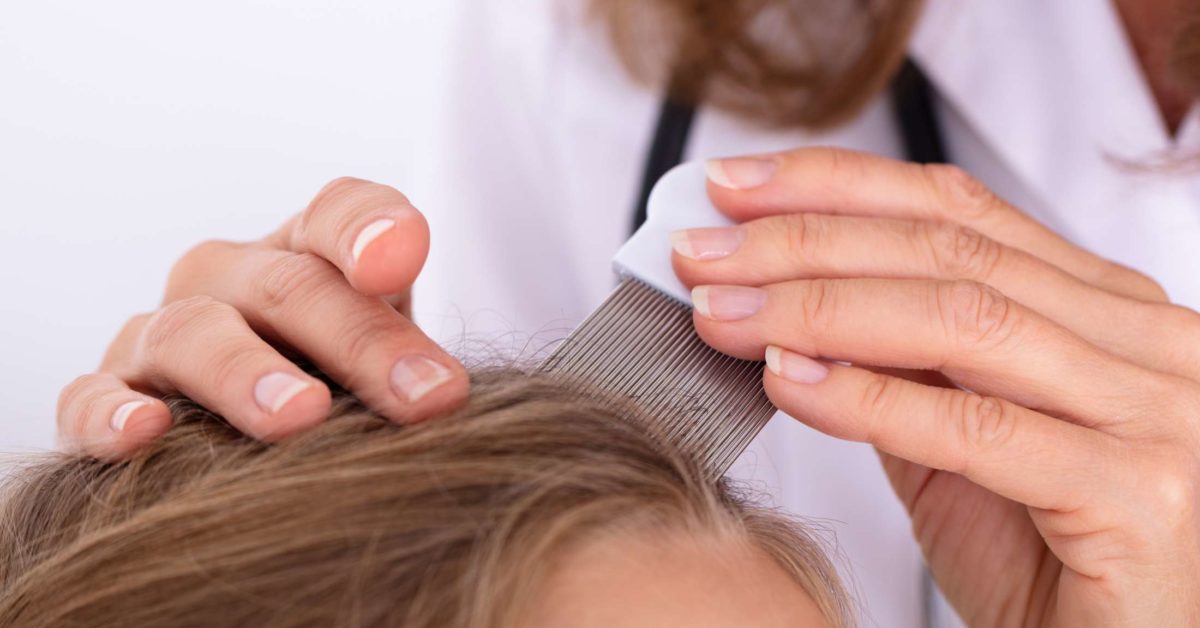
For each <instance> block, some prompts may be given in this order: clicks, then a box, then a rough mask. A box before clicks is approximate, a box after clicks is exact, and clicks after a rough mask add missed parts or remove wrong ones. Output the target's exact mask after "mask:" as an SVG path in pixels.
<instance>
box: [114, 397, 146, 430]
mask: <svg viewBox="0 0 1200 628" xmlns="http://www.w3.org/2000/svg"><path fill="white" fill-rule="evenodd" d="M148 405H150V402H149V401H127V402H125V403H123V404H121V406H120V407H119V408H117V411H116V412H113V415H112V418H111V419H109V420H108V425H109V426H110V427H112V429H113V431H114V432H120V431H121V430H123V429H125V423H126V422H127V421H129V417H131V416H133V413H134V412H137V411H138V410H140V409H142V408H144V407H146V406H148Z"/></svg>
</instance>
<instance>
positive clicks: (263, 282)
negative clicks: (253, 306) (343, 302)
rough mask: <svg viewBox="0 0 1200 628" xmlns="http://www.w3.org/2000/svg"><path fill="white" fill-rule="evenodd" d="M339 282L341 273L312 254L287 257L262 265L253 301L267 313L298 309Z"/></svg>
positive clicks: (284, 255)
mask: <svg viewBox="0 0 1200 628" xmlns="http://www.w3.org/2000/svg"><path fill="white" fill-rule="evenodd" d="M338 281H342V276H341V273H339V272H338V271H337V269H336V268H334V267H333V266H332V265H330V264H329V262H327V261H325V260H324V259H322V258H320V257H318V256H316V255H313V254H311V253H286V254H282V255H280V256H279V257H277V258H276V259H274V260H271V261H270V262H267V263H266V265H264V267H263V269H262V276H261V278H260V279H259V281H257V282H256V286H257V289H256V290H255V292H256V294H255V296H254V298H255V300H256V301H257V303H258V304H259V306H260V307H261V308H262V309H263V310H264V311H267V312H271V311H275V310H278V309H280V308H284V307H297V306H298V305H299V304H302V303H306V302H308V300H311V299H318V298H320V296H321V295H322V294H324V293H325V292H326V291H327V290H328V289H329V288H330V286H332V285H334V284H335V283H336V282H338Z"/></svg>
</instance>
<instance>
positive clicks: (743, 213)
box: [708, 148, 1166, 301]
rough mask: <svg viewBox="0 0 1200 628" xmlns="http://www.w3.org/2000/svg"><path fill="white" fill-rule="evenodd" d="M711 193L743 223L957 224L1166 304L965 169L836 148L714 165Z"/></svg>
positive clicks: (1150, 286) (1136, 278) (1125, 271)
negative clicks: (854, 220)
mask: <svg viewBox="0 0 1200 628" xmlns="http://www.w3.org/2000/svg"><path fill="white" fill-rule="evenodd" d="M708 191H709V196H710V197H711V198H712V200H713V202H714V203H715V204H716V205H717V206H718V207H719V208H720V209H721V210H722V211H724V212H725V213H727V214H729V215H730V216H732V217H733V218H734V219H736V220H739V221H745V220H752V219H754V218H760V217H762V216H769V215H774V214H781V213H790V212H816V213H826V214H846V215H859V216H876V217H883V218H904V219H911V220H929V221H935V222H942V221H948V222H955V223H958V224H961V225H964V226H967V227H971V228H972V229H975V230H977V231H979V232H981V233H983V234H986V235H987V236H988V237H990V238H992V239H994V240H996V241H997V242H1001V243H1003V244H1006V245H1008V246H1011V247H1014V248H1017V249H1020V250H1023V251H1026V252H1028V253H1030V254H1032V255H1036V256H1038V257H1041V258H1042V259H1044V260H1046V261H1047V262H1049V263H1051V264H1053V265H1055V266H1058V267H1060V268H1062V269H1063V270H1065V271H1066V272H1068V273H1070V274H1072V275H1075V276H1076V277H1079V278H1080V279H1082V280H1084V281H1086V282H1088V283H1091V284H1094V285H1096V286H1099V287H1101V288H1103V289H1105V290H1110V291H1112V292H1114V293H1117V294H1120V295H1123V296H1128V297H1131V298H1137V299H1143V300H1148V301H1165V300H1166V295H1165V293H1164V292H1163V290H1162V288H1161V287H1160V286H1159V285H1158V284H1157V283H1155V282H1154V281H1153V280H1152V279H1150V278H1148V277H1146V276H1144V275H1142V274H1141V273H1138V272H1136V271H1134V270H1132V269H1130V268H1127V267H1124V266H1121V265H1119V264H1116V263H1114V262H1111V261H1109V260H1106V259H1104V258H1102V257H1099V256H1097V255H1095V254H1093V253H1091V252H1089V251H1086V250H1084V249H1082V248H1080V247H1078V246H1076V245H1074V244H1072V243H1071V242H1069V241H1067V240H1066V239H1064V238H1063V237H1061V236H1059V235H1058V234H1056V233H1054V232H1053V231H1051V230H1050V229H1047V228H1046V227H1044V226H1043V225H1041V224H1040V223H1039V222H1037V221H1036V220H1034V219H1032V218H1030V217H1029V216H1027V215H1026V214H1024V213H1022V212H1021V211H1019V210H1017V209H1016V208H1014V207H1013V206H1011V205H1009V204H1008V203H1005V202H1004V201H1003V200H1001V199H1000V198H998V197H997V196H996V195H994V194H992V192H991V191H990V190H988V188H987V187H986V186H985V185H983V184H982V183H980V182H978V181H976V180H975V179H974V178H972V177H971V176H970V175H968V174H966V173H965V172H964V171H963V170H961V169H959V168H956V167H954V166H947V165H919V164H913V163H907V162H901V161H896V160H892V159H887V158H885V157H880V156H876V155H870V154H867V153H860V152H855V151H849V150H843V149H835V148H806V149H799V150H795V151H791V152H786V153H780V154H776V155H769V156H764V157H760V158H750V159H749V160H720V161H713V162H710V163H709V186H708Z"/></svg>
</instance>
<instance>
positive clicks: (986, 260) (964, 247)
mask: <svg viewBox="0 0 1200 628" xmlns="http://www.w3.org/2000/svg"><path fill="white" fill-rule="evenodd" d="M929 238H930V239H931V241H932V242H933V251H934V259H935V260H936V263H937V267H938V270H939V271H940V272H941V273H942V276H945V277H961V278H972V279H976V280H978V281H985V280H987V278H988V277H990V276H991V274H992V271H993V270H994V269H995V267H996V265H997V264H998V263H999V261H1000V252H1001V248H1000V245H999V244H997V243H996V242H995V241H993V240H992V239H991V238H988V237H986V236H984V235H983V234H982V233H980V232H978V231H976V230H974V229H971V228H969V227H963V226H959V225H956V224H953V223H941V224H938V225H934V226H933V227H931V229H930V233H929Z"/></svg>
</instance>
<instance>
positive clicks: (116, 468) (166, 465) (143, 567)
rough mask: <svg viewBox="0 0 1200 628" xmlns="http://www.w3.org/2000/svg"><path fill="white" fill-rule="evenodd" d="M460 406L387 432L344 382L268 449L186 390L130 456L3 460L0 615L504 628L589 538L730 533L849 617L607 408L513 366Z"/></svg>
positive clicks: (13, 619)
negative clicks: (570, 548)
mask: <svg viewBox="0 0 1200 628" xmlns="http://www.w3.org/2000/svg"><path fill="white" fill-rule="evenodd" d="M473 379H474V381H473V386H472V396H471V399H470V401H469V403H468V404H467V406H466V407H465V408H463V409H462V410H460V411H458V412H456V413H455V414H454V415H453V416H450V417H447V418H444V419H440V420H436V421H430V422H426V423H423V424H420V425H417V426H412V427H403V428H402V427H398V426H396V425H394V424H391V423H389V422H387V421H385V420H383V419H381V418H379V417H378V416H376V415H374V414H372V413H370V412H368V411H366V410H365V409H364V408H363V407H362V406H360V405H359V404H358V402H357V401H356V400H355V399H353V398H352V397H350V396H347V395H345V394H341V393H339V394H338V396H337V398H336V400H335V407H334V410H333V412H332V416H331V418H330V420H329V421H327V422H325V423H324V424H322V425H321V426H319V427H317V428H315V429H313V430H311V431H309V432H307V433H305V434H301V435H298V436H296V437H294V438H291V439H289V440H286V441H284V442H283V443H280V444H277V445H265V444H262V443H259V442H255V441H253V440H250V439H248V438H245V437H243V436H240V435H239V434H237V433H236V431H235V430H233V429H232V428H230V427H229V426H228V425H227V424H225V423H224V422H222V421H221V420H220V419H219V418H217V417H215V416H213V415H211V414H210V413H208V412H206V411H204V410H203V409H201V408H199V407H197V406H196V405H195V404H193V403H191V402H190V401H187V400H174V401H172V402H171V406H172V410H173V413H174V416H175V420H176V425H175V426H174V427H173V428H172V429H171V430H170V431H169V432H168V434H167V435H166V436H165V437H164V438H162V439H160V440H159V441H157V442H155V443H154V444H153V445H152V446H151V447H150V448H149V449H148V450H146V451H144V452H142V453H140V454H139V455H138V456H137V457H136V458H134V459H133V460H130V461H128V462H124V463H119V464H106V463H102V462H98V461H95V460H90V459H84V458H80V457H69V456H59V457H56V458H53V459H51V460H47V461H43V462H40V463H37V464H33V465H27V466H25V467H23V468H20V469H16V470H14V471H13V472H12V473H11V478H10V479H9V480H8V486H7V490H6V493H5V498H4V501H3V506H2V510H0V625H3V626H22V627H23V626H34V627H43V626H44V627H50V626H55V627H57V626H71V625H88V626H131V625H133V626H140V625H169V626H212V625H272V626H327V625H361V626H399V625H403V626H429V627H433V626H466V627H480V626H511V625H514V624H516V623H518V622H519V619H520V617H521V612H522V609H523V608H524V607H525V606H526V601H527V600H530V599H532V598H531V596H533V595H536V592H537V587H538V583H539V581H540V579H541V578H543V577H544V576H545V573H543V570H544V569H545V565H547V564H549V563H551V562H552V561H551V560H549V559H550V558H552V557H553V554H554V553H555V552H556V551H558V550H559V549H560V548H562V547H564V544H566V543H570V542H572V541H573V540H578V539H579V538H581V535H587V534H588V533H589V531H595V530H599V529H601V528H608V527H609V526H624V525H628V524H629V523H630V522H631V520H632V519H631V518H635V519H636V523H637V524H638V525H652V526H663V527H680V528H682V529H689V530H696V531H710V532H711V531H724V532H725V533H730V534H736V535H738V537H739V538H741V539H744V540H746V541H748V542H749V543H751V544H752V545H753V546H754V547H757V548H759V549H761V550H762V551H764V552H765V553H766V554H767V555H769V556H771V557H773V558H774V559H775V561H776V562H777V563H778V565H779V566H780V567H781V568H783V569H784V571H785V572H786V573H788V574H789V575H790V576H792V577H793V578H794V579H795V581H796V582H797V583H799V584H800V585H801V586H802V587H803V588H804V589H805V590H806V591H807V592H808V593H809V595H810V596H811V597H812V598H813V599H814V600H815V601H816V602H817V604H818V606H819V607H820V608H821V609H822V610H823V612H824V613H825V614H826V615H827V616H828V618H829V620H830V624H831V625H833V626H843V625H848V624H850V623H851V622H852V617H851V612H850V610H849V606H848V602H847V598H846V595H845V593H844V592H843V590H842V588H841V585H840V584H839V583H838V579H837V576H836V574H835V571H834V569H833V567H832V565H831V563H830V562H829V560H828V558H827V557H826V555H825V553H823V551H822V548H821V546H820V544H818V543H817V542H816V541H814V540H813V538H811V537H810V536H809V535H807V534H806V533H805V532H804V530H803V529H802V528H801V527H800V526H799V525H798V524H797V523H796V522H794V521H791V520H789V519H786V518H785V517H783V516H782V515H780V514H778V513H776V512H774V511H771V510H768V509H765V508H762V507H759V506H756V505H754V504H753V503H752V502H751V501H749V500H748V499H746V498H744V497H742V496H739V495H738V494H737V493H735V492H734V491H733V490H731V489H730V488H729V487H728V486H727V485H726V484H725V483H723V482H718V481H715V480H713V479H711V478H710V477H709V475H708V474H707V473H706V471H705V470H703V469H700V468H699V467H698V466H697V465H696V463H695V462H694V461H692V460H691V459H690V458H688V457H686V456H684V455H682V454H680V453H679V452H678V451H677V450H676V449H675V448H674V447H671V446H670V445H668V444H666V442H665V441H664V440H662V439H661V438H659V437H658V436H657V435H655V434H654V433H652V432H650V431H649V429H648V428H646V427H644V426H643V424H642V423H641V422H639V421H638V420H636V419H632V420H631V419H630V418H628V417H636V416H637V411H636V409H635V408H633V407H632V406H629V405H625V404H622V403H620V402H619V401H618V400H613V399H607V398H604V397H602V396H601V397H599V398H596V397H593V398H592V400H588V399H587V398H585V397H584V396H581V395H580V394H578V393H577V392H575V388H574V387H568V386H564V385H562V384H561V383H555V382H552V381H549V380H546V379H543V378H538V377H533V376H527V375H524V374H520V373H517V372H513V371H489V372H481V373H476V374H475V375H474V377H473Z"/></svg>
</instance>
